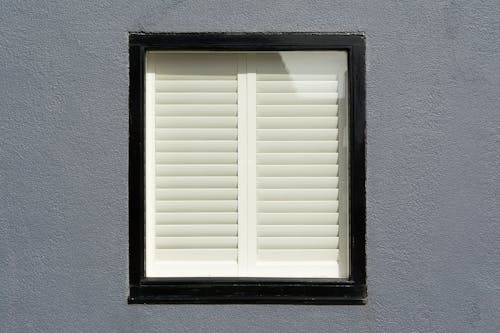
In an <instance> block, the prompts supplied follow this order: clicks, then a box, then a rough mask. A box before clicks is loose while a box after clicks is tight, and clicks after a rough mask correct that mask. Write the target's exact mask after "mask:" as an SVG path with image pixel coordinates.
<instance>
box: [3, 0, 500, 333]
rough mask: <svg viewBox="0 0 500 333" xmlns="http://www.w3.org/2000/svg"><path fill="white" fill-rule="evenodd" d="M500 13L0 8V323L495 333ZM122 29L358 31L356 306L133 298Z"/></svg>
mask: <svg viewBox="0 0 500 333" xmlns="http://www.w3.org/2000/svg"><path fill="white" fill-rule="evenodd" d="M499 18H500V3H499V2H498V0H487V1H434V0H427V1H382V0H373V1H346V2H341V1H328V0H322V1H289V0H287V1H285V0H274V1H270V0H268V1H243V0H226V1H211V0H209V1H207V0H184V1H179V0H177V1H148V2H146V1H130V0H127V1H112V0H109V1H62V0H59V1H50V2H49V1H14V0H13V1H2V2H1V3H0V112H1V121H0V267H1V269H0V281H1V287H0V300H1V301H0V314H1V315H0V331H1V332H166V331H172V332H181V331H192V332H215V331H218V332H245V331H259V332H273V331H275V332H282V331H285V332H287V331H302V332H316V331H317V332H321V331H322V332H324V331H332V332H368V331H373V332H410V331H412V332H417V331H419V332H431V331H437V332H498V331H500V315H499V306H500V283H499V276H500V255H499V252H500V241H499V239H500V232H499V224H500V199H499V194H500V177H499V173H500V162H499V160H500V157H499V155H500V154H499V152H500V150H499V146H500V98H499V96H500V60H499V59H500V19H499ZM128 31H328V32H337V31H363V32H365V33H366V35H367V121H368V125H367V126H368V128H367V132H368V146H367V166H368V175H367V178H368V181H367V215H368V221H367V223H368V244H367V245H368V250H367V252H368V287H369V290H368V292H369V300H368V304H367V305H365V306H287V305H149V306H144V305H127V303H126V298H127V294H128V290H127V283H128V259H127V252H128V230H127V223H128V221H127V218H128V213H127V163H128V152H127V149H128V146H127V140H128V105H127V98H128V90H127V89H128V49H127V41H128V40H127V33H128Z"/></svg>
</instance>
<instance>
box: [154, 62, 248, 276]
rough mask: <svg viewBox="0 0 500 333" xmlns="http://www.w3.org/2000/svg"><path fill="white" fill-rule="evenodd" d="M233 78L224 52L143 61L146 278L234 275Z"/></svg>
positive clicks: (231, 64)
mask: <svg viewBox="0 0 500 333" xmlns="http://www.w3.org/2000/svg"><path fill="white" fill-rule="evenodd" d="M237 74H238V62H237V58H236V56H235V55H231V54H209V53H199V54H184V53H149V55H148V74H147V75H149V76H148V77H147V79H146V80H147V89H148V97H147V98H149V99H148V101H147V102H146V105H147V111H146V112H149V116H150V124H154V125H152V127H153V128H150V130H152V131H153V133H154V137H153V138H151V140H150V141H149V142H150V143H151V144H150V146H154V148H151V147H149V148H150V149H149V151H150V153H151V154H150V160H149V161H147V164H148V162H149V165H152V166H153V169H152V170H151V169H150V170H151V172H150V174H149V178H148V177H147V178H148V179H152V181H150V183H149V185H150V188H149V192H148V190H147V193H149V194H150V196H149V198H148V201H147V202H146V206H147V208H146V210H147V211H148V209H149V213H150V214H149V218H150V219H151V220H150V221H149V223H148V227H149V229H148V230H147V235H148V236H147V237H148V239H147V243H148V244H149V248H148V252H147V258H146V261H147V264H146V267H147V275H148V276H150V277H154V276H158V277H161V276H221V275H222V276H224V275H225V276H235V275H236V274H237V272H238V271H237V262H238V260H237V255H238V216H237V214H238V201H237V199H238V179H237V177H238V164H237V163H238V156H237V154H238V153H237V151H238V133H237V131H238V126H237V123H238V119H237V111H238V104H237V102H238V97H237V87H238V82H237ZM146 126H148V125H146ZM153 149H154V151H153ZM153 173H154V176H153V175H152V174H153ZM146 187H147V186H146ZM151 187H153V190H151ZM153 198H154V200H153ZM148 204H149V206H148ZM147 216H148V215H147Z"/></svg>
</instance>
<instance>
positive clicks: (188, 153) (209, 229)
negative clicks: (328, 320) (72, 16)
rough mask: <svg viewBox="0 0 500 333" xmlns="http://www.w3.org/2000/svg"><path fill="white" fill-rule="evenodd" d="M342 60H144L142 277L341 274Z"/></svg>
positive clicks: (331, 55)
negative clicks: (144, 238) (143, 234)
mask: <svg viewBox="0 0 500 333" xmlns="http://www.w3.org/2000/svg"><path fill="white" fill-rule="evenodd" d="M346 73H347V56H346V52H338V51H337V52H319V51H318V52H309V51H307V52H305V51H304V52H256V53H238V52H235V53H216V52H193V53H183V52H177V53H176V52H148V54H147V65H146V131H145V135H146V144H145V154H146V168H145V169H146V177H145V178H146V276H148V277H176V276H179V277H182V276H184V277H187V276H192V277H198V276H228V277H231V276H249V277H251V276H254V277H255V276H262V277H333V278H336V277H346V276H348V273H349V272H348V257H349V252H348V251H349V249H348V239H349V238H348V233H349V230H348V229H347V226H348V223H347V221H348V216H349V212H348V204H347V203H348V197H349V194H348V182H347V179H348V177H347V176H348V163H347V161H348V156H347V154H348V148H347V147H348V145H347V143H348V140H347V137H348V132H347V112H346V111H347V100H346V96H347V94H346V91H347V82H346Z"/></svg>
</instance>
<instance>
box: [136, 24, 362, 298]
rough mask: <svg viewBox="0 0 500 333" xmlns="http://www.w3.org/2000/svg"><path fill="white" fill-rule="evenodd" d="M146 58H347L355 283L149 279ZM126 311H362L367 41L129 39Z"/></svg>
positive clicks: (309, 36)
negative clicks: (150, 307)
mask: <svg viewBox="0 0 500 333" xmlns="http://www.w3.org/2000/svg"><path fill="white" fill-rule="evenodd" d="M149 50H184V51H187V50H192V51H196V50H211V51H250V52H251V51H298V50H301V51H304V50H311V51H312V50H344V51H347V52H348V82H349V91H348V93H349V135H350V137H349V166H350V173H349V177H350V178H349V190H350V198H349V205H350V207H349V209H350V219H349V230H350V240H349V246H350V250H349V253H350V258H349V266H350V275H349V277H348V278H345V279H330V278H328V279H325V278H147V277H146V276H145V268H144V259H145V246H144V244H145V242H144V236H145V216H144V212H145V210H144V208H145V204H144V199H145V193H144V184H145V179H144V177H145V174H144V161H145V158H144V134H145V130H144V94H145V88H144V86H145V85H144V77H145V55H146V52H147V51H149ZM129 80H130V82H129V112H130V113H129V131H130V132H129V265H130V266H129V278H130V290H129V291H130V294H129V298H128V302H129V303H139V304H144V303H267V304H269V303H282V304H365V303H366V296H367V288H366V252H365V243H366V241H365V232H366V221H365V220H366V199H365V178H366V176H365V174H366V167H365V122H366V121H365V117H366V116H365V37H364V35H363V34H359V33H355V34H350V33H142V32H137V33H130V34H129Z"/></svg>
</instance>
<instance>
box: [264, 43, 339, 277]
mask: <svg viewBox="0 0 500 333" xmlns="http://www.w3.org/2000/svg"><path fill="white" fill-rule="evenodd" d="M337 66H338V61H337V62H336V61H335V59H332V57H331V56H329V55H328V54H325V53H321V52H280V53H279V54H278V53H258V54H257V55H256V83H255V85H256V132H257V135H256V176H257V177H256V178H257V179H256V192H257V195H256V200H257V202H256V210H257V212H256V219H257V221H256V229H257V230H256V238H257V239H256V251H257V258H256V268H255V275H257V276H276V277H308V276H311V277H339V274H340V272H339V265H338V258H339V186H340V184H339V118H338V116H339V114H338V113H339V112H338V111H339V89H338V88H339V69H338V68H337Z"/></svg>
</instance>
